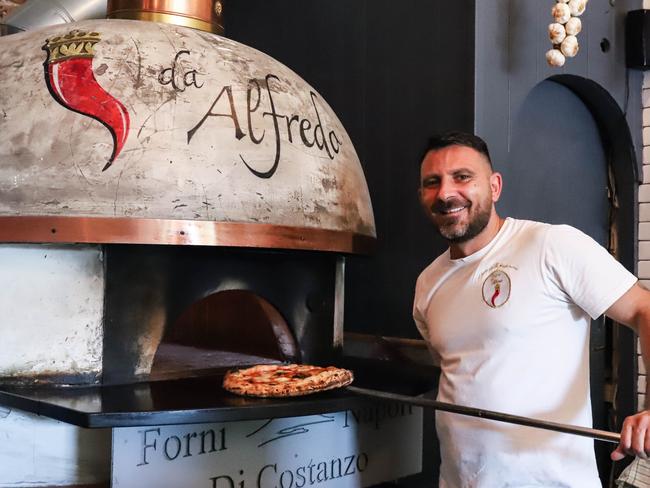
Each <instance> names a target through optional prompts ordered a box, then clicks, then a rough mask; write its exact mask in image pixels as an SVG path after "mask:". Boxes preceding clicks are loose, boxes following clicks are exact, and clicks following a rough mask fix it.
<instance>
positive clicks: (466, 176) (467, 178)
mask: <svg viewBox="0 0 650 488" xmlns="http://www.w3.org/2000/svg"><path fill="white" fill-rule="evenodd" d="M470 178H471V176H470V175H456V179H457V180H459V181H467V180H469V179H470Z"/></svg>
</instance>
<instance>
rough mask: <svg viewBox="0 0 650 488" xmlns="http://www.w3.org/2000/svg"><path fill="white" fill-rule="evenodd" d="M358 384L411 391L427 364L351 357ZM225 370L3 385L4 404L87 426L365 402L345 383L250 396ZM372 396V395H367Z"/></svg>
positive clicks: (256, 415) (223, 417)
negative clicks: (226, 384) (137, 379)
mask: <svg viewBox="0 0 650 488" xmlns="http://www.w3.org/2000/svg"><path fill="white" fill-rule="evenodd" d="M344 366H345V367H349V368H351V369H353V371H354V373H355V377H356V378H355V384H356V385H359V386H366V387H374V388H381V389H384V390H389V391H399V392H402V393H407V394H415V393H421V392H422V391H426V389H427V388H426V387H425V386H424V385H425V384H426V383H427V381H428V380H430V379H431V378H432V376H430V375H429V372H425V373H424V374H423V370H422V368H419V367H413V365H405V364H398V363H396V362H393V361H376V360H370V361H368V360H363V361H360V360H358V359H355V360H350V359H348V360H346V361H345V364H344ZM222 379H223V376H222V375H213V376H205V377H194V378H183V379H174V380H162V381H151V382H143V383H131V384H126V385H92V386H82V387H78V386H77V387H61V386H52V385H38V386H29V387H27V386H8V385H4V386H0V405H4V406H7V407H11V408H17V409H21V410H24V411H28V412H32V413H35V414H37V415H42V416H46V417H50V418H53V419H56V420H60V421H63V422H67V423H70V424H73V425H78V426H80V427H87V428H107V427H129V426H141V425H165V424H187V423H203V422H206V423H207V422H227V421H235V420H253V419H261V418H277V417H289V416H301V415H313V414H320V413H327V412H335V411H342V410H347V409H351V408H355V407H357V406H359V405H361V404H362V398H361V397H360V396H358V395H355V394H353V393H351V392H348V391H346V390H345V389H341V390H333V391H327V392H322V393H317V394H313V395H307V396H303V397H293V398H286V399H263V398H246V397H240V396H236V395H233V394H231V393H229V392H227V391H225V390H224V389H223V388H222V387H221V382H222ZM366 401H367V400H366Z"/></svg>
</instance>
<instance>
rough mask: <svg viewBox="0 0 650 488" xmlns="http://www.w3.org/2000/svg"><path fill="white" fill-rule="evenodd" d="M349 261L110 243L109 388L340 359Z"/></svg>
mask: <svg viewBox="0 0 650 488" xmlns="http://www.w3.org/2000/svg"><path fill="white" fill-rule="evenodd" d="M341 261H342V258H341V257H339V256H337V255H335V254H332V253H319V252H296V251H291V252H287V251H268V250H254V249H233V248H212V247H194V246H122V245H107V246H105V256H104V263H105V264H104V265H105V267H106V296H105V303H104V351H103V375H102V382H103V383H104V384H116V383H130V382H134V381H142V380H157V379H170V378H181V377H190V376H201V375H210V374H215V373H220V372H223V371H224V370H225V369H228V368H229V367H236V366H237V367H238V366H245V365H249V364H258V363H261V362H284V361H286V362H298V361H299V362H308V363H316V364H319V363H326V362H332V361H335V360H336V359H337V358H339V357H340V354H341V348H340V347H339V346H337V345H336V344H335V343H336V342H337V341H335V332H334V330H335V327H334V324H335V323H336V316H335V308H336V296H337V294H336V282H337V279H336V276H337V268H338V267H340V266H342V263H341Z"/></svg>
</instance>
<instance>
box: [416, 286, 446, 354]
mask: <svg viewBox="0 0 650 488" xmlns="http://www.w3.org/2000/svg"><path fill="white" fill-rule="evenodd" d="M420 286H421V284H420V280H419V279H418V284H417V286H416V291H415V299H414V300H413V321H414V322H415V326H416V327H417V329H418V332H419V333H420V335H421V336H422V339H424V342H425V344H426V345H427V349H428V350H429V353H430V354H431V358H432V360H433V363H434V364H435V365H436V366H440V355H439V354H438V352H437V351H436V350H435V349H434V348H433V347H432V346H431V342H430V341H429V326H428V325H427V320H426V318H425V317H424V316H423V315H422V313H421V312H420V309H419V307H418V297H419V296H420V293H419V291H420Z"/></svg>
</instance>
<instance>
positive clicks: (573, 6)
mask: <svg viewBox="0 0 650 488" xmlns="http://www.w3.org/2000/svg"><path fill="white" fill-rule="evenodd" d="M588 1H589V0H557V2H556V4H555V5H553V8H552V9H551V15H552V16H553V19H554V20H555V22H553V23H552V24H549V26H548V37H549V39H550V40H551V43H552V44H553V49H549V50H548V51H547V52H546V61H547V62H548V64H550V65H551V66H558V67H560V66H564V63H565V62H566V58H572V57H574V56H575V55H576V54H578V51H579V50H580V45H579V44H578V37H577V35H578V34H579V33H580V31H581V30H582V21H581V20H580V18H579V17H580V16H581V15H582V14H583V13H584V12H585V9H586V8H587V2H588Z"/></svg>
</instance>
